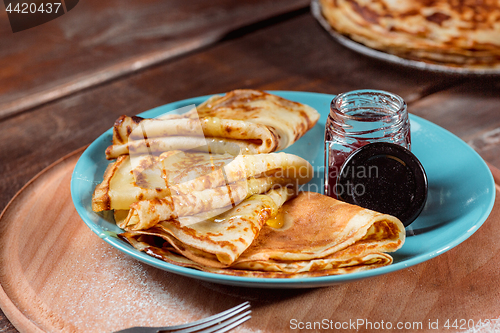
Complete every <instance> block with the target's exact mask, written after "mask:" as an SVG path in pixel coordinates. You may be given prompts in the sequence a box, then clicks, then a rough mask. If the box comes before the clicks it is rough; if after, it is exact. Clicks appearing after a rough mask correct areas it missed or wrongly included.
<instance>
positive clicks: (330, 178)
mask: <svg viewBox="0 0 500 333" xmlns="http://www.w3.org/2000/svg"><path fill="white" fill-rule="evenodd" d="M372 142H390V143H395V144H398V145H401V146H403V147H405V148H407V149H410V145H411V138H410V121H409V119H408V112H407V108H406V103H405V101H404V100H403V99H402V98H401V97H399V96H397V95H395V94H392V93H389V92H385V91H380V90H355V91H351V92H347V93H343V94H340V95H338V96H337V97H335V98H334V99H333V100H332V103H331V105H330V114H329V116H328V119H327V121H326V129H325V194H326V195H329V196H331V197H333V198H338V195H342V193H343V191H345V190H347V189H344V188H342V186H340V185H337V176H338V174H339V172H340V170H341V169H342V165H343V164H344V162H345V160H346V159H347V158H348V157H349V155H351V153H352V152H354V151H355V150H357V149H358V148H361V147H362V146H364V145H366V144H368V143H372ZM365 171H366V170H350V172H358V173H363V172H365Z"/></svg>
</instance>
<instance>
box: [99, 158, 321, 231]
mask: <svg viewBox="0 0 500 333" xmlns="http://www.w3.org/2000/svg"><path fill="white" fill-rule="evenodd" d="M144 161H147V163H143V164H139V165H138V166H137V167H136V168H135V169H133V168H132V163H131V158H130V157H129V156H128V155H124V156H120V157H119V158H118V159H117V160H116V162H114V163H112V164H110V166H109V167H108V168H107V170H106V172H105V175H104V180H103V182H102V183H101V184H99V185H98V186H96V189H95V191H94V196H93V198H92V209H93V210H94V211H102V210H109V209H115V210H129V209H130V211H129V214H128V216H127V218H126V219H125V221H124V223H123V224H122V225H121V227H125V228H127V229H133V230H140V229H148V228H151V227H153V226H154V225H155V224H157V223H158V222H160V221H163V220H169V219H177V218H179V217H186V216H193V215H197V214H199V213H202V212H210V211H214V210H215V211H216V210H217V209H223V208H224V207H231V206H234V205H236V204H238V203H239V202H241V201H242V200H244V199H245V198H247V197H249V196H251V195H253V194H259V193H264V192H267V191H268V190H269V189H271V188H272V187H273V186H277V185H279V186H286V185H301V184H304V183H307V182H308V181H309V180H310V179H311V178H312V176H313V169H312V166H311V165H310V164H309V163H308V162H307V161H306V160H304V159H303V158H300V157H298V156H296V155H292V154H286V153H271V154H259V155H239V156H236V157H233V156H230V157H228V155H218V154H204V153H196V152H194V153H191V152H182V151H175V152H174V151H172V152H167V153H164V154H162V155H160V156H159V157H158V158H156V157H151V159H149V160H148V159H145V160H144ZM226 210H227V209H226Z"/></svg>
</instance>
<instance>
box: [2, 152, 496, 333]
mask: <svg viewBox="0 0 500 333" xmlns="http://www.w3.org/2000/svg"><path fill="white" fill-rule="evenodd" d="M80 153H81V150H80V151H78V152H75V153H74V154H72V155H70V156H68V157H66V158H64V159H62V160H60V161H58V162H56V163H55V164H53V165H52V166H50V167H49V168H47V169H46V170H44V171H43V172H41V173H40V174H39V175H38V176H36V177H35V178H34V179H33V180H31V181H30V182H29V183H28V184H27V185H26V186H25V187H24V188H23V189H22V190H21V191H20V192H19V193H18V194H17V195H16V196H15V197H14V198H13V199H12V201H11V202H10V203H9V205H7V207H6V208H5V210H4V212H3V213H2V215H1V216H0V244H1V247H0V285H1V287H2V288H3V289H2V288H0V306H1V308H2V310H3V311H4V312H5V314H6V316H7V317H8V318H9V320H11V322H12V323H13V325H14V326H15V327H16V328H17V329H18V330H19V331H21V332H111V331H115V330H119V329H122V328H125V327H130V326H137V325H144V326H157V325H174V324H178V323H184V322H189V321H194V320H197V319H200V318H202V317H207V316H209V315H212V314H214V313H217V312H220V311H223V310H225V309H227V308H229V307H231V306H234V305H237V304H239V303H241V302H242V301H244V300H249V301H251V304H252V310H253V313H252V317H253V318H252V319H251V320H249V321H247V322H246V323H244V324H243V325H242V326H240V327H238V328H237V329H235V330H234V332H273V333H276V332H290V331H297V330H298V329H294V327H295V328H298V327H299V325H306V324H307V323H314V322H323V323H324V320H326V321H327V322H328V323H332V324H335V323H340V324H343V323H349V322H352V321H357V320H364V321H365V322H371V323H375V322H377V323H380V322H382V321H384V322H386V323H387V322H389V321H390V322H392V323H394V325H395V324H396V323H397V322H403V323H406V322H409V323H414V322H415V323H421V324H422V326H421V327H416V328H415V329H409V330H405V332H436V331H443V330H446V331H447V332H454V331H456V332H463V330H459V329H454V328H453V327H450V329H445V328H444V326H443V325H444V324H445V323H446V321H447V320H451V322H450V324H452V323H453V320H455V319H458V320H460V319H464V320H469V322H470V321H471V320H472V321H473V322H474V323H478V322H479V320H482V321H484V320H486V319H497V318H498V317H499V315H500V310H499V309H500V303H499V302H500V298H499V295H500V285H499V284H498V280H500V269H499V268H500V264H499V263H498V256H499V255H500V242H498V236H497V235H498V229H499V228H500V196H499V193H500V192H499V188H500V187H498V185H497V199H496V202H495V207H494V208H493V211H492V213H491V215H490V217H489V218H488V220H487V221H486V222H485V223H484V225H483V226H482V227H481V228H480V229H479V230H478V231H477V232H476V233H475V234H474V235H472V236H471V237H470V238H469V239H468V240H467V241H465V242H464V243H462V244H461V245H460V246H457V247H456V248H454V249H452V250H450V251H448V252H446V253H444V254H443V255H440V256H438V257H437V258H434V259H432V260H430V261H427V262H424V263H422V264H419V265H417V266H414V267H411V268H408V269H405V270H402V271H398V272H394V273H391V274H386V275H383V276H378V277H375V278H371V279H367V280H362V281H357V282H352V283H346V284H343V285H337V286H332V287H329V288H317V289H310V290H307V289H305V290H271V289H265V290H264V289H252V288H243V287H231V286H224V285H216V284H212V283H207V282H202V281H198V280H194V279H190V278H186V277H182V276H177V275H175V274H172V273H168V272H164V271H161V270H158V269H156V268H153V267H149V266H147V265H145V264H142V263H140V262H138V261H136V260H134V259H132V258H130V257H128V256H127V255H125V254H123V253H121V252H119V251H117V250H115V249H114V248H112V247H111V246H109V245H108V244H106V243H105V242H103V241H102V240H101V239H99V237H98V236H96V235H95V234H93V233H92V232H91V231H90V229H89V228H87V226H86V225H85V224H84V223H83V221H82V220H81V219H80V217H79V216H78V214H77V213H76V210H75V209H74V207H73V203H72V201H71V196H70V179H71V174H72V171H73V168H74V166H75V163H76V161H77V160H78V157H79V156H80ZM492 170H493V171H494V174H495V176H496V177H495V180H496V182H497V184H498V183H499V182H500V177H499V175H498V174H497V173H496V172H497V170H496V169H492ZM436 321H438V322H439V325H440V328H441V330H435V329H432V328H431V327H429V325H430V323H435V322H436ZM301 323H302V324H301ZM349 327H351V326H349ZM351 328H352V327H351ZM490 328H491V326H490V327H483V328H482V329H479V330H475V331H476V332H488V331H489V330H490ZM308 331H317V330H308ZM324 331H328V330H324ZM342 331H345V332H370V331H373V330H370V329H369V327H368V326H366V325H365V326H360V327H358V330H355V329H346V330H342ZM385 331H391V330H385ZM392 331H393V332H396V331H397V330H395V329H394V330H392ZM470 332H472V331H470Z"/></svg>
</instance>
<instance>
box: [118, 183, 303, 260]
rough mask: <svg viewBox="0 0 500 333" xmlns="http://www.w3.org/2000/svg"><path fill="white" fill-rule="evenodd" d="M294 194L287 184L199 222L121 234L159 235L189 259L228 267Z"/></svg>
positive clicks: (168, 223)
mask: <svg viewBox="0 0 500 333" xmlns="http://www.w3.org/2000/svg"><path fill="white" fill-rule="evenodd" d="M294 193H295V191H294V190H293V189H292V188H288V187H280V188H278V189H272V190H269V191H267V192H266V193H264V194H257V195H252V196H250V197H249V198H247V199H245V200H244V201H242V202H241V203H239V204H238V205H236V206H235V207H233V208H231V209H229V210H226V211H225V212H223V213H222V214H219V215H217V216H215V217H212V218H208V219H205V220H202V221H200V222H197V223H193V224H189V225H183V224H181V223H180V222H179V221H178V220H176V219H170V220H165V221H162V222H160V223H158V224H156V225H155V226H154V227H153V228H150V229H147V230H141V231H130V232H126V233H124V234H122V237H124V238H126V239H130V241H131V242H132V243H133V244H134V243H135V242H134V241H133V239H134V237H143V236H158V237H159V238H160V239H162V240H164V241H166V242H168V243H169V244H171V246H173V247H174V248H175V250H176V251H178V252H179V253H182V254H183V255H184V256H186V257H187V258H191V259H193V260H196V262H199V263H201V264H203V265H207V266H210V267H218V268H221V267H227V266H229V265H231V264H232V263H233V262H234V261H235V260H236V259H237V258H238V257H239V256H240V255H241V253H243V252H244V251H245V250H246V249H247V248H248V247H249V246H250V244H251V243H252V242H253V240H254V239H255V237H257V235H258V233H259V231H260V229H261V228H262V226H263V225H264V223H265V222H266V221H267V220H268V219H269V218H270V217H272V216H274V215H276V214H277V212H278V209H279V207H281V206H282V205H283V203H284V202H285V201H286V200H288V199H289V198H291V197H292V196H293V195H294ZM136 245H137V243H136Z"/></svg>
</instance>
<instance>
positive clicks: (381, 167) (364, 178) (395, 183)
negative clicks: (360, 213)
mask: <svg viewBox="0 0 500 333" xmlns="http://www.w3.org/2000/svg"><path fill="white" fill-rule="evenodd" d="M337 193H338V198H339V199H340V200H342V201H345V202H348V203H351V204H355V205H358V206H361V207H364V208H367V209H371V210H374V211H377V212H380V213H384V214H390V215H393V216H396V217H397V218H399V219H400V220H401V222H402V223H403V224H404V226H405V227H407V226H409V225H410V223H412V222H413V221H414V220H415V219H416V218H417V217H418V215H419V214H420V213H421V212H422V210H423V209H424V206H425V202H426V199H427V175H426V174H425V170H424V168H423V166H422V164H421V163H420V161H419V160H418V159H417V158H416V157H415V155H413V154H412V153H411V152H410V151H409V150H408V149H406V148H404V147H402V146H400V145H397V144H394V143H387V142H376V143H370V144H367V145H365V146H363V147H361V148H359V149H358V150H356V151H354V152H353V153H352V154H351V155H350V156H349V157H348V158H347V160H346V161H345V162H344V164H343V165H342V168H341V171H340V173H339V175H338V176H337Z"/></svg>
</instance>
